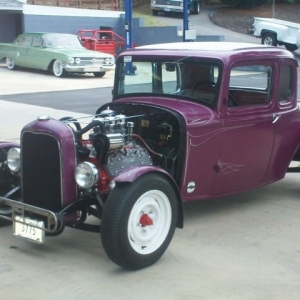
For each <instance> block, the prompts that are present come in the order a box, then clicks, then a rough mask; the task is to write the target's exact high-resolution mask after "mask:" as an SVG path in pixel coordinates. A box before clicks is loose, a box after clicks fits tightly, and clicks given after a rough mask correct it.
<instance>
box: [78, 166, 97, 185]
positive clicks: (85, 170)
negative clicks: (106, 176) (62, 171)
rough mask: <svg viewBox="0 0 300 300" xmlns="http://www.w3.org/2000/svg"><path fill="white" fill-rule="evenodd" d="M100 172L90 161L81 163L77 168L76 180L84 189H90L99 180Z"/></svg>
mask: <svg viewBox="0 0 300 300" xmlns="http://www.w3.org/2000/svg"><path fill="white" fill-rule="evenodd" d="M98 179H99V172H98V169H97V168H96V166H95V165H93V164H92V163H89V162H83V163H80V164H79V165H78V166H77V167H76V169H75V180H76V182H77V184H78V185H79V186H80V187H81V188H83V189H89V188H91V187H92V186H93V185H95V184H96V183H97V182H98Z"/></svg>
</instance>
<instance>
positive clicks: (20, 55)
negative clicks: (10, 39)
mask: <svg viewBox="0 0 300 300" xmlns="http://www.w3.org/2000/svg"><path fill="white" fill-rule="evenodd" d="M31 42H32V36H31V35H22V36H20V38H19V39H18V41H17V43H16V45H15V46H16V47H15V50H16V56H17V58H16V60H15V63H16V64H17V65H19V66H23V67H30V62H29V61H28V58H27V52H28V50H29V49H30V47H31Z"/></svg>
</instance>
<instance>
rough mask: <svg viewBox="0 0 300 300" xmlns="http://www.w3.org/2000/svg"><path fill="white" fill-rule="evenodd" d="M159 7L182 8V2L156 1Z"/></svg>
mask: <svg viewBox="0 0 300 300" xmlns="http://www.w3.org/2000/svg"><path fill="white" fill-rule="evenodd" d="M156 4H158V5H170V6H180V5H182V1H170V0H156Z"/></svg>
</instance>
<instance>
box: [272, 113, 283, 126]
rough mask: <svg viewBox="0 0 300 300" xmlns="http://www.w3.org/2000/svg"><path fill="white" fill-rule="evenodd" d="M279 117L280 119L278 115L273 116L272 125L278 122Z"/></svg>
mask: <svg viewBox="0 0 300 300" xmlns="http://www.w3.org/2000/svg"><path fill="white" fill-rule="evenodd" d="M280 117H281V115H280V114H273V122H272V124H274V123H276V122H277V121H278V120H279V118H280Z"/></svg>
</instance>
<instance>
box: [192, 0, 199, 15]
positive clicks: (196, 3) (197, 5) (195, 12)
mask: <svg viewBox="0 0 300 300" xmlns="http://www.w3.org/2000/svg"><path fill="white" fill-rule="evenodd" d="M199 12H200V2H199V1H197V2H194V10H193V14H194V15H199Z"/></svg>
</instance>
